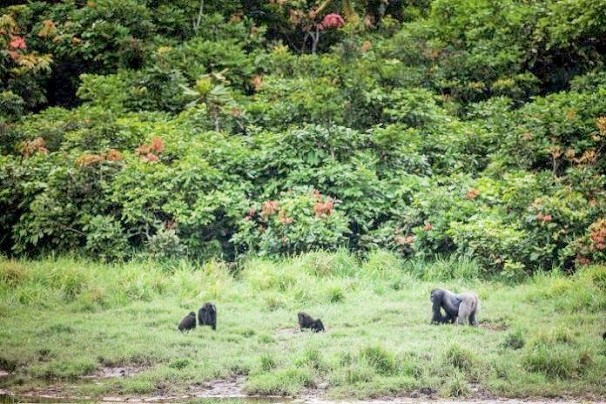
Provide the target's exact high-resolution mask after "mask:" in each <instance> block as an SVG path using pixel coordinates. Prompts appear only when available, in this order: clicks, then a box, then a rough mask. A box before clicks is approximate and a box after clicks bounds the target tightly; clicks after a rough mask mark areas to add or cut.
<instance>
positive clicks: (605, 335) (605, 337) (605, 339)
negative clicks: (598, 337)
mask: <svg viewBox="0 0 606 404" xmlns="http://www.w3.org/2000/svg"><path fill="white" fill-rule="evenodd" d="M602 339H603V340H604V341H606V332H605V333H604V334H602Z"/></svg>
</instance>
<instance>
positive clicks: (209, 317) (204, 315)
mask: <svg viewBox="0 0 606 404" xmlns="http://www.w3.org/2000/svg"><path fill="white" fill-rule="evenodd" d="M198 323H199V324H200V325H210V326H211V327H212V329H213V330H216V329H217V308H216V307H215V305H214V304H212V303H204V306H202V307H201V308H200V310H198Z"/></svg>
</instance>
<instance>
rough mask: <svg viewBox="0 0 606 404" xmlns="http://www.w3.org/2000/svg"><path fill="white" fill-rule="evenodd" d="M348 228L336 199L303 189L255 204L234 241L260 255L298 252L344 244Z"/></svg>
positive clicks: (241, 222)
mask: <svg viewBox="0 0 606 404" xmlns="http://www.w3.org/2000/svg"><path fill="white" fill-rule="evenodd" d="M347 231H348V230H347V221H346V219H345V217H344V216H343V214H342V213H340V212H339V211H338V210H336V207H335V201H334V200H333V199H331V198H328V197H326V196H323V195H322V194H320V193H319V192H317V191H312V190H309V189H307V190H305V189H303V190H300V191H291V192H287V193H284V194H282V195H281V198H280V199H278V200H268V201H265V202H263V203H262V204H259V205H254V206H253V207H251V208H250V210H249V212H248V214H247V215H246V216H245V217H244V218H243V219H242V220H241V221H240V224H239V231H238V234H236V235H235V236H234V238H233V241H234V242H235V243H236V245H240V246H241V248H242V250H244V251H250V252H253V253H256V254H259V255H270V254H297V253H300V252H304V251H309V250H313V249H320V248H321V249H327V250H331V249H333V250H334V249H336V248H339V247H342V246H344V245H345V243H346V241H347V238H346V234H347Z"/></svg>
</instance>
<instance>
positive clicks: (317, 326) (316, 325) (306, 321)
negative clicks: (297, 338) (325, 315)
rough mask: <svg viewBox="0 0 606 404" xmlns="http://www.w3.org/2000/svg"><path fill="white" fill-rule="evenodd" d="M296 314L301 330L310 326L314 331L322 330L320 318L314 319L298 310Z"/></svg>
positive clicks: (322, 325)
mask: <svg viewBox="0 0 606 404" xmlns="http://www.w3.org/2000/svg"><path fill="white" fill-rule="evenodd" d="M297 316H298V317H299V327H301V331H303V329H304V328H311V329H312V330H313V331H314V332H320V331H324V324H322V320H320V319H317V320H314V319H313V318H312V317H311V316H310V315H309V314H307V313H304V312H300V313H299V314H297Z"/></svg>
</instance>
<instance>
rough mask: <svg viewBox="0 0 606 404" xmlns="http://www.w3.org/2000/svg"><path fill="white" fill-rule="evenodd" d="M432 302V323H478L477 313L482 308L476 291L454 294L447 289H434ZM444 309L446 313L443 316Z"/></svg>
mask: <svg viewBox="0 0 606 404" xmlns="http://www.w3.org/2000/svg"><path fill="white" fill-rule="evenodd" d="M429 299H430V300H431V303H432V314H433V315H432V317H431V322H432V324H443V323H454V322H455V321H456V322H457V324H464V323H465V320H467V319H469V324H470V325H473V326H477V325H478V321H477V319H476V314H477V313H478V311H479V308H480V299H478V296H477V295H476V294H475V293H461V294H454V293H452V292H451V291H449V290H446V289H434V290H432V291H431V295H430V297H429ZM442 309H444V312H445V313H446V315H445V316H442Z"/></svg>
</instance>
